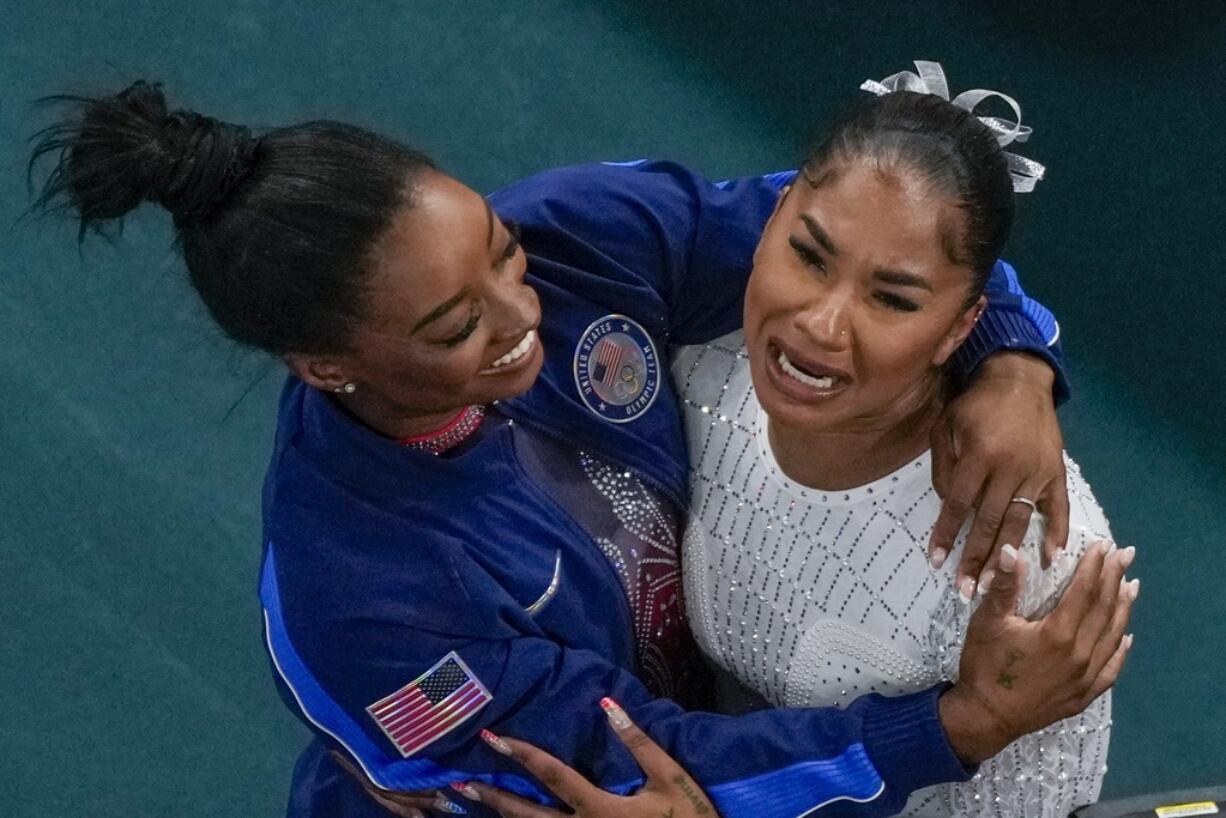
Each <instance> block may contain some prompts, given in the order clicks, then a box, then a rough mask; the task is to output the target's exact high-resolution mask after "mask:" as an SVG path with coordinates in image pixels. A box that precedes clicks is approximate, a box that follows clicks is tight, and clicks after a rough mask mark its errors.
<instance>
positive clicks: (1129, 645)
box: [1124, 633, 1132, 650]
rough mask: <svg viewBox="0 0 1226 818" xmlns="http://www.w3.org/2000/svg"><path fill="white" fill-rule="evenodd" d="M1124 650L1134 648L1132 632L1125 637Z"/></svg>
mask: <svg viewBox="0 0 1226 818" xmlns="http://www.w3.org/2000/svg"><path fill="white" fill-rule="evenodd" d="M1124 650H1132V634H1131V633H1130V634H1128V635H1127V636H1125V637H1124Z"/></svg>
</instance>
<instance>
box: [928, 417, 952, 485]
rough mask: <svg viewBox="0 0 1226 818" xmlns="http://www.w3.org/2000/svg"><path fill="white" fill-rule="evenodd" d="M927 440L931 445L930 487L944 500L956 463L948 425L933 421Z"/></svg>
mask: <svg viewBox="0 0 1226 818" xmlns="http://www.w3.org/2000/svg"><path fill="white" fill-rule="evenodd" d="M928 442H929V444H930V445H931V446H932V487H933V488H934V489H936V491H937V497H940V498H941V499H942V500H944V499H945V495H946V494H948V493H949V492H948V490H949V481H950V476H951V475H952V474H953V471H954V466H955V465H957V463H958V456H957V454H956V452H955V451H954V438H953V434H952V433H951V432H950V429H949V425H948V424H946V423H944V422H943V421H938V422H936V423H934V424H933V426H932V433H931V434H930V436H929V441H928Z"/></svg>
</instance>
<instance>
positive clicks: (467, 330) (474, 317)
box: [443, 312, 481, 349]
mask: <svg viewBox="0 0 1226 818" xmlns="http://www.w3.org/2000/svg"><path fill="white" fill-rule="evenodd" d="M480 320H481V313H479V312H473V313H472V314H471V315H469V316H468V323H466V324H465V325H464V328H463V329H461V330H460V331H459V332H457V333H456V334H455V335H453V336H451V337H450V338H448V339H447V340H445V341H443V344H445V345H446V346H447V347H448V348H449V349H450V348H451V347H453V346H456V345H457V344H460V343H463V342H464V341H465V340H467V339H468V336H470V335H472V334H473V332H474V331H475V330H476V329H477V322H478V321H480Z"/></svg>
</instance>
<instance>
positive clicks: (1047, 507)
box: [1038, 469, 1069, 568]
mask: <svg viewBox="0 0 1226 818" xmlns="http://www.w3.org/2000/svg"><path fill="white" fill-rule="evenodd" d="M1038 504H1039V510H1040V511H1042V512H1043V515H1044V516H1045V517H1046V518H1047V533H1046V535H1044V537H1043V560H1044V562H1043V567H1044V568H1047V567H1049V566H1050V565H1051V563H1052V560H1054V559H1055V558H1056V555H1057V554H1059V553H1060V552H1061V551H1063V550H1064V549H1065V548H1067V547H1068V516H1069V502H1068V482H1067V480H1066V477H1065V473H1064V470H1063V469H1061V470H1060V476H1059V477H1058V478H1057V479H1055V480H1052V481H1051V482H1050V483H1048V484H1047V489H1046V490H1045V491H1044V493H1043V496H1042V497H1040V498H1039V499H1038Z"/></svg>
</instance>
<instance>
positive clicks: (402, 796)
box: [328, 750, 437, 818]
mask: <svg viewBox="0 0 1226 818" xmlns="http://www.w3.org/2000/svg"><path fill="white" fill-rule="evenodd" d="M328 755H330V756H331V757H332V760H333V761H335V762H336V763H337V765H338V766H339V767H340V768H341V769H342V770H344V771H345V772H346V773H347V774H348V775H349V776H350V777H351V778H352V779H353V780H354V781H356V782H357V783H358V785H359V786H360V787H361V788H362V789H363V790H365V791H366V794H367V795H369V796H370V797H371V798H372V799H373V800H374V801H375V802H376V803H378V804H379V805H380V806H381V807H383V808H384V809H386V810H388V811H389V812H391V813H392V814H393V815H399V816H402V818H405V816H407V818H422V816H423V815H424V813H422V810H423V809H428V808H430V807H432V806H434V804H435V801H436V800H437V797H436V795H435V793H433V792H420V793H410V792H396V791H395V790H388V789H384V788H383V787H380V786H379V785H378V784H376V783H375V782H373V781H371V780H370V778H369V777H368V776H367V775H366V773H364V772H362V771H361V770H360V769H358V767H357V765H356V764H354V763H353V760H352V759H350V758H349V756H347V755H345V754H344V753H341V752H338V751H336V750H329V751H328Z"/></svg>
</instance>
